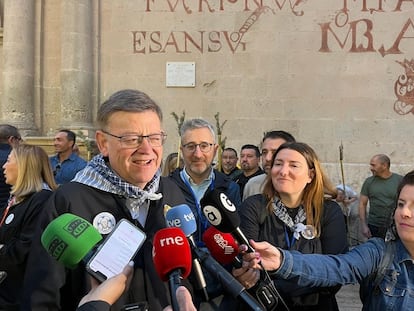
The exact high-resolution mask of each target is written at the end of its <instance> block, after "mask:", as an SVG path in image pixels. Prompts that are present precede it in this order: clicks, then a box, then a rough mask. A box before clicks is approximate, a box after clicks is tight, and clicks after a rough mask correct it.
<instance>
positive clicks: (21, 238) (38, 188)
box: [0, 144, 57, 310]
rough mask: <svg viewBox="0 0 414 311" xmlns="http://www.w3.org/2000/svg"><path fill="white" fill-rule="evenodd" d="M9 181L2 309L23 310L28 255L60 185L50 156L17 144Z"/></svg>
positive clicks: (0, 234) (1, 219)
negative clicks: (42, 219)
mask: <svg viewBox="0 0 414 311" xmlns="http://www.w3.org/2000/svg"><path fill="white" fill-rule="evenodd" d="M3 169H4V176H5V178H6V183H8V184H9V185H11V186H12V188H11V192H10V194H11V197H10V200H9V203H8V205H7V207H6V208H5V209H4V210H3V212H2V213H0V244H1V245H3V246H2V247H1V248H0V270H3V271H5V272H6V273H7V277H6V279H5V280H4V281H3V282H1V283H0V310H18V309H20V307H21V306H20V304H21V298H22V295H23V291H22V288H23V282H24V276H25V271H26V268H27V258H28V254H29V251H30V249H31V246H32V242H33V239H34V233H35V231H36V228H37V224H38V221H39V219H40V216H41V215H42V213H43V212H44V206H45V201H46V200H47V199H48V198H49V197H50V196H51V195H52V191H53V190H55V189H56V188H57V185H56V183H55V180H54V178H53V174H52V169H51V167H50V163H49V157H48V155H47V154H46V152H45V151H44V150H43V149H42V148H41V147H38V146H33V145H25V144H19V145H17V146H15V147H13V149H12V151H11V152H10V154H9V156H8V159H7V162H6V163H5V164H4V165H3Z"/></svg>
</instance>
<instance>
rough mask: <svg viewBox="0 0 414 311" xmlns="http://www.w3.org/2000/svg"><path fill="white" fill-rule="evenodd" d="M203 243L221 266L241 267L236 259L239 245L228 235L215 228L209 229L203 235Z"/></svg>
mask: <svg viewBox="0 0 414 311" xmlns="http://www.w3.org/2000/svg"><path fill="white" fill-rule="evenodd" d="M203 242H204V243H205V244H206V246H207V248H208V249H209V250H210V253H211V255H212V256H213V258H214V259H215V260H217V261H218V262H219V263H221V264H223V265H227V264H232V265H233V266H234V267H236V268H240V267H241V261H240V259H239V258H238V257H237V255H238V254H239V245H238V244H237V242H236V240H235V239H234V238H233V236H232V235H231V234H230V233H224V232H221V231H219V230H217V229H216V228H215V227H213V226H211V227H209V228H208V229H207V230H206V231H205V232H204V234H203Z"/></svg>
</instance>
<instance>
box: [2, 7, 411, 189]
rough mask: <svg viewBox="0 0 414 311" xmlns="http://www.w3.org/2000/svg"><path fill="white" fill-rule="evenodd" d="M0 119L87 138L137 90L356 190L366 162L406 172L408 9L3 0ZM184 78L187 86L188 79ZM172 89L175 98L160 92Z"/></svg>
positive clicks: (169, 125)
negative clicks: (101, 117) (102, 109)
mask: <svg viewBox="0 0 414 311" xmlns="http://www.w3.org/2000/svg"><path fill="white" fill-rule="evenodd" d="M0 4H1V11H2V15H1V19H2V21H1V25H2V27H3V29H2V31H3V32H2V34H3V37H2V38H3V41H2V45H1V46H0V68H1V71H2V75H1V76H0V92H1V94H0V99H1V102H0V109H1V114H0V118H1V122H7V123H11V124H14V125H17V126H18V127H19V128H20V129H22V132H24V133H25V134H26V136H30V137H35V138H36V139H42V137H44V138H43V139H48V138H50V137H51V136H52V135H53V133H54V132H55V130H56V129H58V128H61V127H69V128H71V129H74V130H75V131H79V130H82V131H83V132H84V133H85V134H86V135H88V136H90V137H93V129H94V122H93V120H94V119H95V116H96V110H97V108H98V106H99V104H100V103H101V102H102V101H103V100H105V99H106V98H107V97H108V96H109V95H110V94H111V93H113V92H114V91H117V90H119V89H123V88H136V89H140V90H142V91H144V92H146V93H148V94H149V95H150V96H151V97H153V98H154V99H155V100H156V101H157V102H158V103H159V104H160V105H161V107H162V109H163V112H164V125H165V130H166V131H167V133H168V134H169V137H168V140H167V144H166V147H165V155H167V154H168V153H169V152H172V151H174V150H175V149H176V148H177V145H178V134H177V124H176V121H175V119H174V118H173V117H172V115H171V113H173V112H175V113H176V114H178V115H181V114H182V112H183V111H185V114H186V118H192V117H203V118H206V119H208V120H210V121H211V122H212V123H214V124H215V123H216V120H215V118H214V115H215V114H216V113H219V117H220V121H221V122H223V121H224V120H227V122H226V124H225V126H224V128H223V135H224V136H226V137H227V140H226V145H227V146H232V147H235V148H236V149H240V147H241V145H243V144H245V143H254V144H258V143H259V142H260V139H261V137H262V135H263V132H265V131H267V130H270V129H284V130H287V131H289V132H291V133H292V134H293V135H295V137H296V138H297V139H298V140H300V141H305V142H307V143H309V144H310V145H311V146H313V147H314V149H315V150H316V151H317V153H318V154H319V156H320V158H321V160H322V162H323V163H324V164H325V167H326V169H327V171H328V173H329V175H330V176H331V178H332V180H333V181H334V182H339V181H340V176H341V174H340V166H339V145H340V144H341V142H342V144H343V147H344V166H345V167H344V170H345V177H346V182H347V183H349V184H351V185H352V186H353V187H354V188H356V189H358V190H359V188H360V185H361V182H362V180H363V179H364V178H365V177H367V176H369V174H370V173H369V170H368V161H369V159H370V157H371V156H372V155H373V154H376V153H386V154H388V155H389V156H390V157H391V161H392V169H393V170H394V171H397V172H400V173H404V172H406V171H407V170H409V169H412V168H413V167H414V165H413V163H412V158H413V154H414V147H413V144H412V138H411V133H413V131H414V122H413V121H414V115H413V112H414V82H413V79H414V72H413V71H414V69H413V68H414V60H413V59H414V39H413V38H414V17H413V16H414V14H413V13H414V2H413V1H404V0H387V1H385V0H375V1H374V0H352V1H347V0H323V1H310V0H71V1H69V0H43V1H40V0H2V1H0ZM193 75H194V76H195V78H194V80H193ZM171 84H172V85H174V84H176V86H174V87H171V86H169V85H171Z"/></svg>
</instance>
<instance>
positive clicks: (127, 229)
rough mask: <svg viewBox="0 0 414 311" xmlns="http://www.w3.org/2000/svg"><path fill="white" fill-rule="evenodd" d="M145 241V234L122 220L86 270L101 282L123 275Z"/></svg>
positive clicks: (99, 248) (92, 258)
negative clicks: (123, 271) (125, 268)
mask: <svg viewBox="0 0 414 311" xmlns="http://www.w3.org/2000/svg"><path fill="white" fill-rule="evenodd" d="M145 239H146V234H145V232H143V231H142V230H141V229H139V228H138V227H136V226H134V225H133V224H132V223H131V222H129V221H128V220H126V219H121V220H120V221H119V222H118V223H117V225H116V226H115V228H114V230H113V231H112V232H111V233H110V234H109V235H108V236H107V237H106V239H105V240H104V242H103V243H102V244H101V245H100V246H99V247H98V249H97V251H96V252H95V254H94V255H93V256H92V257H91V259H90V260H89V261H88V263H87V264H86V270H87V271H88V272H89V274H91V275H92V276H94V277H95V278H96V279H97V280H98V281H100V282H103V281H105V280H106V279H109V278H110V277H113V276H114V275H117V274H119V273H121V272H122V270H123V269H124V267H125V266H126V265H127V264H128V262H130V261H131V260H132V259H133V258H134V256H135V255H136V253H137V252H138V250H139V249H140V247H141V246H142V244H143V243H144V241H145Z"/></svg>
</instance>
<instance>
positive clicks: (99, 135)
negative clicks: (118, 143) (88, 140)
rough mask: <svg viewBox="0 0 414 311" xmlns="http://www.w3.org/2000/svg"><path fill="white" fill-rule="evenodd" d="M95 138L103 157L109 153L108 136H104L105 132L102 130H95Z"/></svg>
mask: <svg viewBox="0 0 414 311" xmlns="http://www.w3.org/2000/svg"><path fill="white" fill-rule="evenodd" d="M95 140H96V145H97V146H98V149H99V151H100V153H102V155H103V156H104V157H107V156H108V154H109V151H108V138H107V137H106V135H105V133H104V132H102V131H96V134H95Z"/></svg>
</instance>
